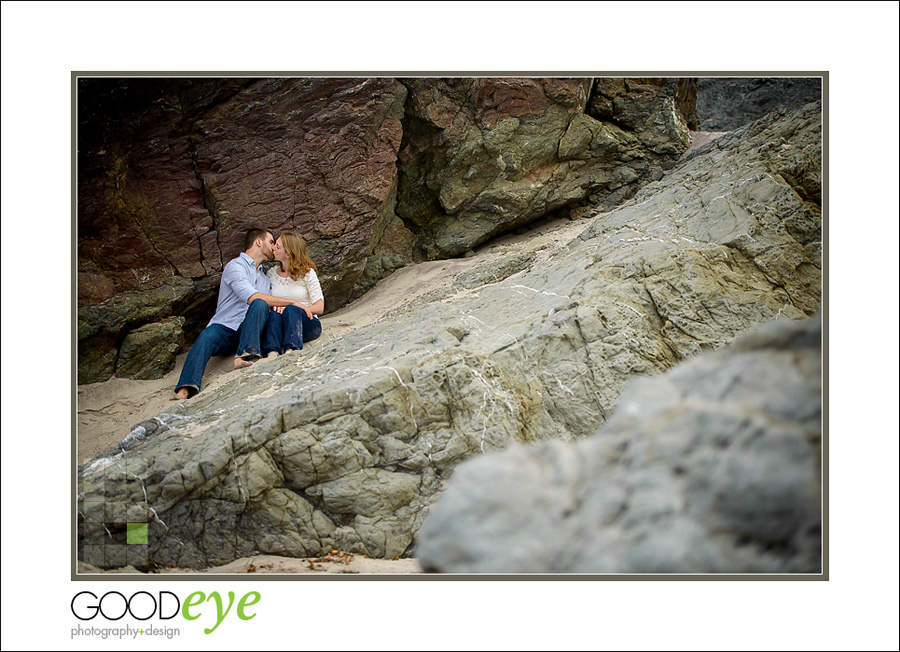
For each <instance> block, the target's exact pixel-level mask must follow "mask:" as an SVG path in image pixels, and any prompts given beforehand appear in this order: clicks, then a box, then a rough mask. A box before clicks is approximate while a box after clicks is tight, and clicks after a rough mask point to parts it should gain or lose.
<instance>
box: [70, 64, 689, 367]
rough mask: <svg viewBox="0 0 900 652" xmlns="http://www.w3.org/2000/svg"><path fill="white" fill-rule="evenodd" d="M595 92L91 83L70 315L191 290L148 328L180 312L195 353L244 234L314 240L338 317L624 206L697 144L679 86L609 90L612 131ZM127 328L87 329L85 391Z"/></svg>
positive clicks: (84, 113)
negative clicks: (520, 237)
mask: <svg viewBox="0 0 900 652" xmlns="http://www.w3.org/2000/svg"><path fill="white" fill-rule="evenodd" d="M601 81H602V80H601ZM626 81H627V82H629V84H630V83H631V82H632V81H633V82H634V84H633V85H626ZM592 84H593V80H591V79H589V78H586V79H543V80H540V79H537V80H535V79H449V80H448V79H440V80H438V79H412V80H403V83H401V82H400V81H398V80H394V79H389V78H362V79H345V78H341V79H327V78H315V79H149V78H147V79H124V80H123V79H111V78H107V79H103V78H86V79H82V80H80V81H79V96H78V97H79V107H78V108H79V134H78V139H79V140H78V151H79V160H78V164H79V189H78V191H79V192H78V265H79V267H78V297H79V301H80V302H81V306H82V307H83V310H84V311H87V312H90V313H91V314H90V316H88V315H84V316H82V315H81V314H80V315H79V320H80V321H90V320H94V321H96V319H97V318H98V317H99V316H102V315H104V314H107V313H108V312H109V311H108V310H102V309H101V310H99V311H96V310H93V309H92V308H89V307H87V306H93V305H94V304H99V303H102V302H104V301H108V300H112V299H113V298H114V297H115V298H116V299H118V300H117V301H116V302H115V303H116V310H117V311H119V312H121V311H122V310H124V311H132V312H135V311H138V310H139V309H137V308H136V309H134V310H132V309H131V308H130V307H128V306H129V304H130V303H131V302H134V303H136V304H141V303H142V300H141V298H140V295H141V294H143V293H146V292H148V291H154V290H156V289H157V288H159V287H162V286H163V285H165V284H168V283H171V282H172V279H173V278H174V279H181V280H190V281H192V282H193V284H194V288H193V290H191V291H190V292H189V293H188V296H187V297H186V298H185V302H186V303H188V304H190V306H191V307H192V310H191V311H185V312H181V313H176V312H171V310H173V309H174V307H173V306H172V305H171V303H166V304H163V305H161V306H160V311H159V318H167V317H170V316H182V317H184V318H185V334H186V338H187V341H188V342H190V341H193V340H194V338H195V337H196V335H197V334H198V333H199V332H200V330H201V329H202V328H203V326H205V324H206V322H207V321H208V320H209V318H210V317H211V316H212V313H213V311H214V307H215V296H214V295H215V290H213V291H212V292H211V293H210V292H208V288H210V287H212V288H215V287H217V284H218V279H219V276H220V274H221V271H222V268H223V266H224V265H225V264H226V263H227V262H228V261H229V260H230V259H231V258H233V257H234V256H236V255H238V253H239V252H240V250H241V248H242V241H243V235H244V233H245V231H246V230H247V229H248V228H249V227H251V226H261V227H263V228H267V229H270V230H272V231H274V232H276V233H277V232H280V231H283V230H286V229H291V230H294V231H296V232H298V233H300V234H301V235H302V236H303V237H304V238H305V239H306V240H307V241H308V243H309V245H310V247H309V249H310V253H311V255H312V256H313V258H314V259H315V260H316V263H317V265H318V267H319V269H320V270H322V273H321V274H320V279H321V281H322V284H323V289H324V291H325V295H326V297H327V298H328V301H327V307H328V308H329V310H333V309H335V308H338V307H340V306H341V305H343V304H344V303H346V302H347V301H348V300H350V299H352V298H355V297H358V296H360V295H361V294H363V293H364V292H365V291H367V290H368V289H370V288H371V287H372V286H373V285H374V284H375V283H376V282H377V281H378V280H379V279H380V278H383V277H384V276H385V275H387V274H389V273H390V272H391V271H392V270H394V269H397V268H399V267H402V266H404V265H408V264H410V263H411V262H413V261H414V260H417V261H418V260H423V259H428V258H433V257H446V256H453V255H457V254H462V253H463V252H465V251H466V250H467V249H469V248H471V247H472V246H474V245H475V244H478V243H480V242H483V241H485V240H486V239H488V238H490V237H492V236H494V235H497V234H499V233H502V232H504V231H505V230H509V229H511V228H515V227H517V226H520V225H522V224H526V223H528V222H530V221H533V220H535V219H537V218H539V217H541V216H543V215H545V214H546V213H548V212H550V211H553V210H555V209H558V208H560V207H563V206H566V205H568V204H572V203H573V202H578V201H581V200H583V199H584V198H586V197H588V196H589V195H592V194H593V195H596V196H602V197H605V198H606V199H607V201H608V202H609V203H610V204H615V203H617V202H620V201H621V200H622V199H623V198H626V197H629V196H631V195H632V194H634V192H635V191H636V190H637V188H638V187H639V186H640V185H641V184H642V183H645V182H646V181H647V180H649V179H650V178H651V177H652V176H653V175H654V174H655V173H656V174H658V173H659V169H660V168H661V167H665V166H668V165H671V163H672V162H673V161H674V159H675V158H677V156H678V154H679V153H680V152H682V151H684V149H685V148H686V143H689V142H690V139H689V137H687V135H686V134H687V131H686V127H685V125H684V119H683V118H682V116H681V113H680V110H681V109H679V108H678V107H684V110H686V111H689V110H690V101H689V97H690V93H686V92H683V91H676V83H675V81H674V80H625V81H623V80H614V81H613V82H611V83H609V84H605V85H604V86H603V88H604V89H605V90H604V91H603V92H604V93H606V95H603V97H605V98H606V100H604V102H601V103H600V104H598V105H597V106H598V107H599V108H598V109H597V111H600V112H601V113H603V112H606V113H603V115H604V116H606V115H607V114H608V118H609V121H606V118H605V117H598V116H592V115H589V114H588V113H586V109H587V106H588V102H589V99H590V96H591V89H592ZM407 88H409V91H408V90H407ZM679 88H680V87H679ZM632 95H635V97H632ZM407 96H409V97H407ZM597 97H600V95H598V96H597ZM686 97H687V98H688V100H687V104H685V101H686V100H685V98H686ZM592 110H593V109H592ZM401 145H402V147H403V151H402V152H401V151H400V150H401ZM398 197H399V204H400V205H399V207H398V208H397V211H396V212H395V206H396V205H397V202H398ZM398 215H399V216H400V217H398ZM401 217H402V218H403V219H401ZM123 302H124V307H123V305H122V304H123ZM80 312H82V310H81V309H80ZM119 321H122V318H120V317H119V316H117V317H116V318H115V319H114V320H113V321H111V322H109V323H105V324H99V325H98V329H97V331H98V332H91V333H81V332H79V348H80V351H81V356H80V358H79V382H81V383H85V382H94V381H97V380H105V379H106V378H108V377H109V375H110V374H111V373H113V372H114V362H112V361H114V360H115V358H116V356H117V355H118V346H120V345H121V343H122V342H123V340H124V339H125V337H126V336H127V334H128V331H123V330H121V329H117V327H116V322H119ZM124 321H127V322H129V323H130V322H131V321H133V320H132V319H131V318H130V317H129V318H125V319H124ZM100 332H102V335H101V333H100Z"/></svg>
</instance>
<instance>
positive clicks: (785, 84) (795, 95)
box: [692, 77, 822, 131]
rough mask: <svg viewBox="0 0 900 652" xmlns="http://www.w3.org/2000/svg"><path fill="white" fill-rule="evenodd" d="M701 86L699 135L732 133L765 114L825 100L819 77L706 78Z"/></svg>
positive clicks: (698, 95) (701, 81) (698, 99)
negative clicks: (733, 130) (703, 132)
mask: <svg viewBox="0 0 900 652" xmlns="http://www.w3.org/2000/svg"><path fill="white" fill-rule="evenodd" d="M698 82H699V86H698V90H697V116H698V118H699V121H700V125H699V130H700V131H731V130H732V129H737V128H738V127H743V126H744V125H747V124H750V123H751V122H753V121H754V120H758V119H759V118H761V117H762V116H764V115H765V114H766V113H770V112H772V111H777V110H778V109H796V108H799V107H801V106H803V105H804V104H808V103H810V102H818V101H821V100H822V79H821V78H819V77H763V78H748V77H704V78H701V79H699V80H698ZM692 129H696V127H692Z"/></svg>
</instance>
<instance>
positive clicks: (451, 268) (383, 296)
mask: <svg viewBox="0 0 900 652" xmlns="http://www.w3.org/2000/svg"><path fill="white" fill-rule="evenodd" d="M722 133H725V132H699V133H695V134H694V135H693V136H694V138H693V144H692V146H691V149H690V150H688V151H692V150H693V149H696V148H697V147H700V146H702V145H704V144H706V143H708V142H710V141H711V140H714V139H715V138H718V137H719V136H721V135H722ZM572 213H573V215H580V216H581V217H582V219H577V218H576V219H567V218H561V219H556V220H549V221H542V222H537V223H535V224H533V225H531V227H529V228H528V229H522V230H520V231H519V232H517V233H516V234H514V235H508V236H505V237H503V238H499V239H497V240H494V241H493V242H491V243H490V244H488V245H485V246H484V247H482V248H480V249H478V250H477V251H476V252H475V255H474V256H470V257H468V258H454V259H449V260H438V261H430V262H426V263H420V264H418V265H413V266H410V267H405V268H403V269H399V270H397V271H395V272H394V273H393V274H391V275H390V276H388V277H387V278H385V279H383V280H381V281H380V282H379V283H378V285H377V286H376V287H375V288H374V289H373V290H371V291H370V292H368V293H367V294H366V295H365V296H363V297H361V298H360V299H358V300H356V301H354V302H353V303H351V304H348V305H346V306H344V307H343V308H341V309H340V310H337V311H335V312H333V313H330V314H327V315H325V316H323V317H322V318H321V322H322V336H321V337H320V338H319V339H318V340H316V341H314V342H311V343H310V344H308V345H307V346H306V347H304V350H303V352H302V354H301V355H312V354H314V353H315V352H316V351H317V350H318V349H319V347H322V346H326V345H327V344H328V342H329V341H331V340H334V339H337V338H339V337H341V336H343V335H345V334H347V333H350V332H352V331H354V330H356V329H358V328H362V327H363V326H366V325H368V324H371V323H374V322H376V321H378V320H379V319H381V318H382V317H383V316H384V315H385V314H386V313H388V312H389V311H391V310H394V309H396V308H399V307H401V306H402V305H403V304H404V303H406V302H409V301H411V300H413V299H415V298H416V297H418V296H420V295H422V294H425V293H426V292H430V291H433V290H438V289H441V288H442V287H446V286H447V285H450V284H451V283H452V282H453V280H454V279H455V278H456V277H457V276H458V275H459V274H461V273H463V272H466V271H468V270H470V269H473V268H474V267H477V266H478V265H481V264H484V263H487V262H490V261H492V260H495V259H497V258H500V257H501V256H503V255H504V253H507V252H509V251H513V250H516V249H518V248H520V247H521V246H522V244H523V243H524V242H526V241H529V240H533V239H537V238H541V239H544V240H545V241H546V244H547V247H546V248H545V249H543V250H542V251H541V252H540V255H539V258H538V259H537V260H536V261H535V265H539V264H540V263H541V262H543V260H545V259H546V258H547V257H549V256H550V255H552V254H553V253H554V252H555V251H557V250H559V249H560V248H561V247H563V246H565V245H566V244H567V243H568V242H569V241H571V240H572V239H573V238H574V237H576V236H577V235H578V234H579V233H581V231H583V230H584V229H585V228H586V227H587V226H588V225H589V223H590V219H591V218H593V217H594V216H595V215H596V213H592V212H591V211H590V210H585V209H580V210H573V211H572ZM584 218H587V219H584ZM186 357H187V353H186V352H185V353H182V354H181V355H180V356H178V358H177V360H176V364H175V369H173V370H172V371H171V372H170V373H169V374H167V375H166V376H164V377H163V378H160V379H158V380H128V379H125V378H111V379H110V380H107V381H105V382H102V383H93V384H90V385H80V386H79V387H78V399H77V410H78V435H77V442H78V444H77V445H78V448H77V459H78V461H79V463H81V462H84V461H87V460H89V459H91V458H93V457H94V456H95V455H98V454H99V453H102V452H103V451H105V450H107V449H109V448H112V447H114V446H115V445H116V444H117V443H119V442H120V441H121V440H122V439H124V438H125V436H126V435H127V434H128V432H129V431H130V430H131V427H132V426H134V425H135V424H138V423H140V422H141V421H145V420H146V419H151V418H153V417H154V416H156V415H157V414H159V413H161V412H165V411H166V410H167V409H168V408H169V407H170V406H171V398H172V395H173V391H174V388H175V383H176V382H177V381H178V376H179V375H180V374H181V368H182V366H184V360H185V358H186ZM234 373H241V371H234V370H233V367H232V358H231V357H216V358H213V359H212V360H210V362H209V364H208V365H207V366H206V374H205V375H204V387H203V391H204V392H211V391H215V388H216V387H218V386H219V385H221V384H223V383H224V382H226V381H227V380H228V379H229V378H231V374H234ZM341 555H344V556H343V557H342V556H341ZM311 563H312V566H310V560H308V559H288V558H284V557H272V556H259V557H253V558H246V559H238V560H236V561H234V562H232V563H230V564H228V565H226V566H221V567H219V568H210V569H207V570H206V571H202V572H206V573H223V574H227V573H247V572H257V573H289V574H293V573H322V572H324V573H350V574H357V573H360V574H364V573H388V574H390V573H421V572H422V571H421V569H420V568H419V565H418V563H417V562H416V560H414V559H399V560H385V559H369V558H367V557H363V556H358V555H348V554H346V553H340V552H337V553H335V554H334V555H332V556H330V557H328V558H324V559H323V560H320V561H316V560H312V562H311ZM80 568H81V569H82V571H84V572H102V571H98V570H97V569H92V568H90V567H87V566H85V565H81V566H80ZM251 569H252V570H251ZM115 572H137V571H135V570H134V569H130V568H126V569H120V570H119V571H115ZM163 572H178V573H184V572H192V571H187V570H186V569H165V570H164V571H163ZM193 572H198V571H193Z"/></svg>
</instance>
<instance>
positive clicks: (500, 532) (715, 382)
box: [417, 318, 822, 573]
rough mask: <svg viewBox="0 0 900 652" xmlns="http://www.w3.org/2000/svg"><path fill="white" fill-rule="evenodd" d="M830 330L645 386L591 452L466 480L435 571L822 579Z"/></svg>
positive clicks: (494, 460)
mask: <svg viewBox="0 0 900 652" xmlns="http://www.w3.org/2000/svg"><path fill="white" fill-rule="evenodd" d="M821 337H822V332H821V321H820V319H819V318H814V319H810V320H804V321H800V322H791V321H777V322H774V323H771V324H768V325H767V326H765V327H764V328H761V329H759V330H758V331H756V332H754V333H752V334H749V335H746V336H744V337H742V338H740V339H739V340H737V341H736V342H735V344H734V345H733V346H732V347H731V348H729V349H728V350H726V351H719V352H715V353H708V354H705V355H702V356H699V357H697V358H694V359H693V360H690V361H687V362H684V363H682V364H681V365H679V366H678V367H676V368H675V369H673V370H671V371H669V372H668V373H666V374H665V375H663V376H661V377H657V378H642V379H639V380H636V381H634V382H633V383H632V384H631V385H629V387H628V388H627V389H626V390H625V392H624V393H623V394H622V397H621V399H620V401H619V406H618V408H617V410H616V412H615V414H614V415H613V417H612V418H611V419H610V420H609V422H608V423H607V424H606V425H605V426H604V427H603V428H601V429H600V431H599V432H598V433H597V434H596V435H595V436H594V437H592V438H590V439H587V440H583V441H581V442H578V443H574V444H567V443H563V442H550V443H544V444H538V445H532V446H515V447H512V448H510V449H509V450H507V451H504V452H503V453H498V454H494V455H486V456H483V457H480V458H477V459H474V460H471V461H469V462H467V463H465V464H463V465H462V466H460V467H459V468H458V469H457V470H456V472H455V474H454V476H453V478H452V480H451V481H450V482H449V485H448V488H447V489H446V491H445V493H444V495H443V497H442V498H441V499H440V500H439V501H438V502H437V504H436V505H434V506H433V507H432V509H431V513H430V516H429V517H428V518H427V519H426V520H425V523H424V525H423V526H422V530H421V532H420V534H419V543H418V547H417V554H418V557H419V561H420V563H421V564H422V567H423V568H424V569H425V570H426V571H443V572H453V573H817V572H819V571H820V570H821V492H820V487H821V448H820V447H821V418H822V410H821V407H822V406H821V395H822V387H821V382H820V374H821Z"/></svg>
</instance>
